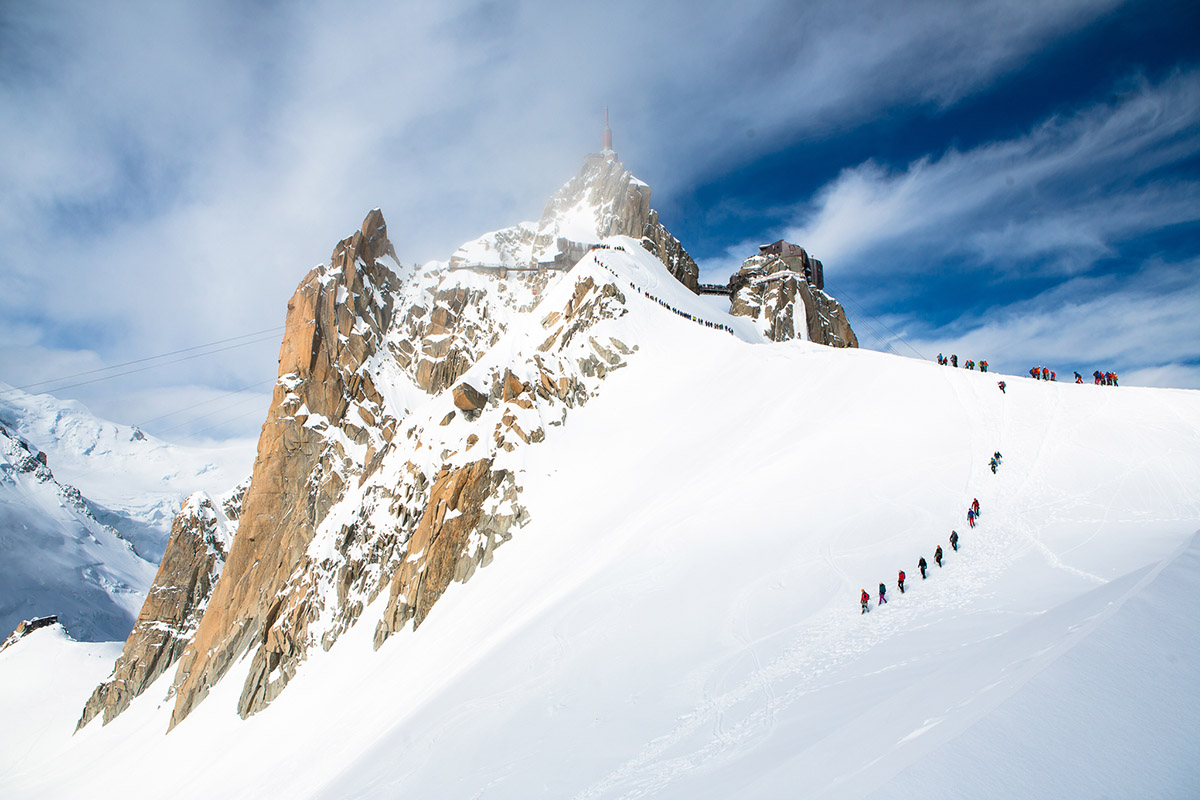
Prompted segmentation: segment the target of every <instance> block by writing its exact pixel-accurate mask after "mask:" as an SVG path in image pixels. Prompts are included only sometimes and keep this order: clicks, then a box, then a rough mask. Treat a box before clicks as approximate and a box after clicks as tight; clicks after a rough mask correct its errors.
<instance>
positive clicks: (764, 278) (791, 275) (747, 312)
mask: <svg viewBox="0 0 1200 800" xmlns="http://www.w3.org/2000/svg"><path fill="white" fill-rule="evenodd" d="M729 283H730V286H731V287H732V288H733V289H734V292H733V297H732V301H731V304H730V311H729V313H730V314H733V315H734V316H742V317H750V318H752V319H755V320H757V321H758V324H759V329H760V330H761V331H762V332H763V334H764V335H765V336H766V337H767V338H768V339H771V340H772V341H776V342H783V341H787V340H789V339H796V338H800V339H807V340H808V341H811V342H816V343H817V344H824V345H829V346H831V347H858V337H857V336H855V334H854V331H853V330H852V329H851V328H850V322H849V321H848V320H847V319H846V312H845V309H843V308H842V306H841V303H839V302H838V301H837V300H835V299H833V298H832V297H830V296H829V295H828V294H826V293H825V292H824V291H822V290H820V289H815V288H813V287H812V286H811V285H810V284H809V282H808V281H807V280H805V276H804V275H803V274H802V273H800V272H797V271H795V269H794V268H793V266H792V265H791V264H789V263H787V262H786V261H785V260H784V259H781V258H779V257H778V256H761V255H759V256H753V257H751V258H748V259H746V260H745V261H744V262H743V263H742V268H741V269H740V270H739V271H738V272H737V274H735V275H734V276H733V277H732V278H731V279H730V281H729ZM801 315H803V316H801Z"/></svg>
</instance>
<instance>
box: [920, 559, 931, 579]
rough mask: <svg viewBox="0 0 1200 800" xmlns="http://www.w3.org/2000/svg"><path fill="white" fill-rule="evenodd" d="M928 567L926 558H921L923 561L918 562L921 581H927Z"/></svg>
mask: <svg viewBox="0 0 1200 800" xmlns="http://www.w3.org/2000/svg"><path fill="white" fill-rule="evenodd" d="M928 566H929V565H928V564H926V563H925V556H921V560H920V561H918V562H917V569H919V570H921V580H925V569H926V567H928Z"/></svg>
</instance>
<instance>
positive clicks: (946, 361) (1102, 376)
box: [937, 353, 1117, 391]
mask: <svg viewBox="0 0 1200 800" xmlns="http://www.w3.org/2000/svg"><path fill="white" fill-rule="evenodd" d="M937 363H938V364H941V365H942V366H951V367H957V366H958V356H956V355H953V354H951V356H950V357H949V358H946V357H945V356H943V355H942V354H941V353H938V357H937ZM963 366H964V367H966V368H967V369H975V367H976V366H977V365H976V364H975V362H974V361H965V362H963ZM978 367H979V371H980V372H987V371H988V362H986V361H980V362H979V364H978ZM1029 375H1030V377H1032V378H1033V379H1034V380H1035V381H1057V380H1058V373H1056V372H1055V371H1054V370H1052V369H1050V368H1049V367H1041V366H1038V367H1030V369H1029ZM1092 377H1093V378H1095V381H1096V385H1097V386H1116V385H1117V373H1115V372H1101V371H1100V370H1096V371H1095V372H1093V373H1092ZM1075 382H1076V383H1083V376H1082V375H1080V374H1079V373H1078V372H1076V373H1075ZM1000 391H1004V386H1003V382H1001V386H1000Z"/></svg>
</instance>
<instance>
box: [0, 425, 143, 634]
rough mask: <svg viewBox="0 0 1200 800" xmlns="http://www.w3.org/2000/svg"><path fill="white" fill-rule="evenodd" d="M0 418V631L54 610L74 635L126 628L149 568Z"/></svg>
mask: <svg viewBox="0 0 1200 800" xmlns="http://www.w3.org/2000/svg"><path fill="white" fill-rule="evenodd" d="M48 462H49V459H48V458H47V457H46V455H45V453H44V452H43V451H41V450H39V449H38V448H37V447H35V446H34V445H32V444H30V443H29V442H27V441H26V440H25V439H23V438H22V437H21V436H19V435H18V434H17V433H15V432H13V431H11V430H9V429H8V428H7V427H6V426H5V425H4V424H0V630H3V631H4V632H5V635H7V634H8V632H10V631H12V630H13V629H14V628H15V627H16V626H17V623H19V622H21V621H22V620H24V619H29V618H33V617H38V616H44V615H48V614H57V615H58V616H59V618H60V619H61V620H62V622H63V624H65V625H67V626H69V627H70V629H71V631H72V632H73V633H74V635H75V636H76V637H77V638H80V639H86V640H99V639H120V638H124V637H125V635H126V634H128V633H129V629H130V627H131V626H132V625H133V617H134V615H135V614H136V613H137V609H138V606H139V605H141V602H142V597H143V594H144V592H145V591H146V588H147V587H148V586H149V585H150V578H151V576H152V575H153V574H154V566H153V565H152V564H151V563H150V562H148V561H146V560H144V559H143V558H141V557H140V556H139V555H138V554H137V553H136V552H135V551H134V549H133V546H132V545H131V544H130V543H129V542H128V541H126V540H125V539H123V538H121V535H120V534H119V533H118V532H117V530H116V529H114V528H112V527H110V526H108V525H105V524H104V523H103V522H101V521H100V520H99V519H97V517H96V515H95V514H94V513H93V512H92V508H91V506H90V505H89V503H88V502H87V500H86V499H85V498H84V496H83V495H82V494H81V493H80V491H79V490H78V489H77V488H75V487H74V486H71V485H70V484H67V483H60V482H59V481H57V480H56V479H55V476H54V473H53V472H52V471H51V469H50V467H48V466H47V463H48Z"/></svg>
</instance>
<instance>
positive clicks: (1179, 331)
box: [864, 260, 1200, 389]
mask: <svg viewBox="0 0 1200 800" xmlns="http://www.w3.org/2000/svg"><path fill="white" fill-rule="evenodd" d="M1198 308H1200V260H1191V261H1188V262H1184V263H1182V264H1159V263H1151V264H1147V265H1145V266H1144V267H1143V268H1142V269H1140V270H1139V271H1137V272H1136V273H1134V274H1132V275H1108V276H1105V277H1101V278H1074V279H1071V280H1068V281H1066V282H1064V283H1062V284H1060V285H1059V286H1056V287H1054V288H1053V289H1050V290H1047V291H1045V292H1042V293H1041V294H1038V295H1037V296H1035V297H1032V298H1029V299H1027V300H1021V301H1018V302H1015V303H1011V304H1007V305H1003V306H997V307H993V308H989V309H986V310H983V311H980V312H974V313H971V314H967V315H963V316H960V317H958V318H957V319H955V320H954V321H952V322H950V323H948V324H946V325H943V326H939V327H936V328H935V327H932V326H929V325H927V324H924V323H922V322H921V321H920V320H917V319H913V318H911V317H907V318H902V319H900V320H898V321H893V323H889V324H892V327H901V329H900V330H899V331H898V332H900V333H901V335H902V336H905V338H906V339H908V340H909V341H911V342H912V344H913V345H914V346H915V347H916V348H917V349H918V350H919V351H920V352H922V353H924V354H926V355H927V356H929V357H932V356H933V354H935V353H937V352H943V353H945V354H947V355H949V354H950V353H956V354H957V355H958V356H959V359H960V363H962V361H963V360H965V359H967V358H971V359H973V360H976V361H979V360H981V359H987V360H988V361H989V363H990V364H991V366H992V368H993V370H999V371H1004V372H1008V373H1011V374H1018V375H1021V374H1025V372H1026V371H1027V370H1028V369H1029V368H1030V367H1031V366H1034V365H1035V364H1036V365H1043V364H1044V365H1046V366H1049V367H1050V368H1052V369H1054V370H1055V371H1056V372H1058V373H1059V377H1060V379H1061V378H1062V377H1063V376H1067V377H1069V376H1070V374H1071V371H1072V370H1078V371H1079V372H1081V373H1082V374H1083V375H1085V376H1088V375H1090V374H1091V373H1092V371H1093V370H1095V369H1100V370H1102V371H1108V370H1115V371H1117V372H1118V373H1120V374H1121V375H1122V376H1123V377H1124V380H1123V383H1124V384H1125V385H1146V386H1177V387H1186V388H1197V389H1200V369H1198V368H1197V366H1196V365H1197V364H1200V314H1198V313H1197V309H1198ZM906 334H907V335H906ZM910 337H911V338H910ZM864 344H866V343H864Z"/></svg>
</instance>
